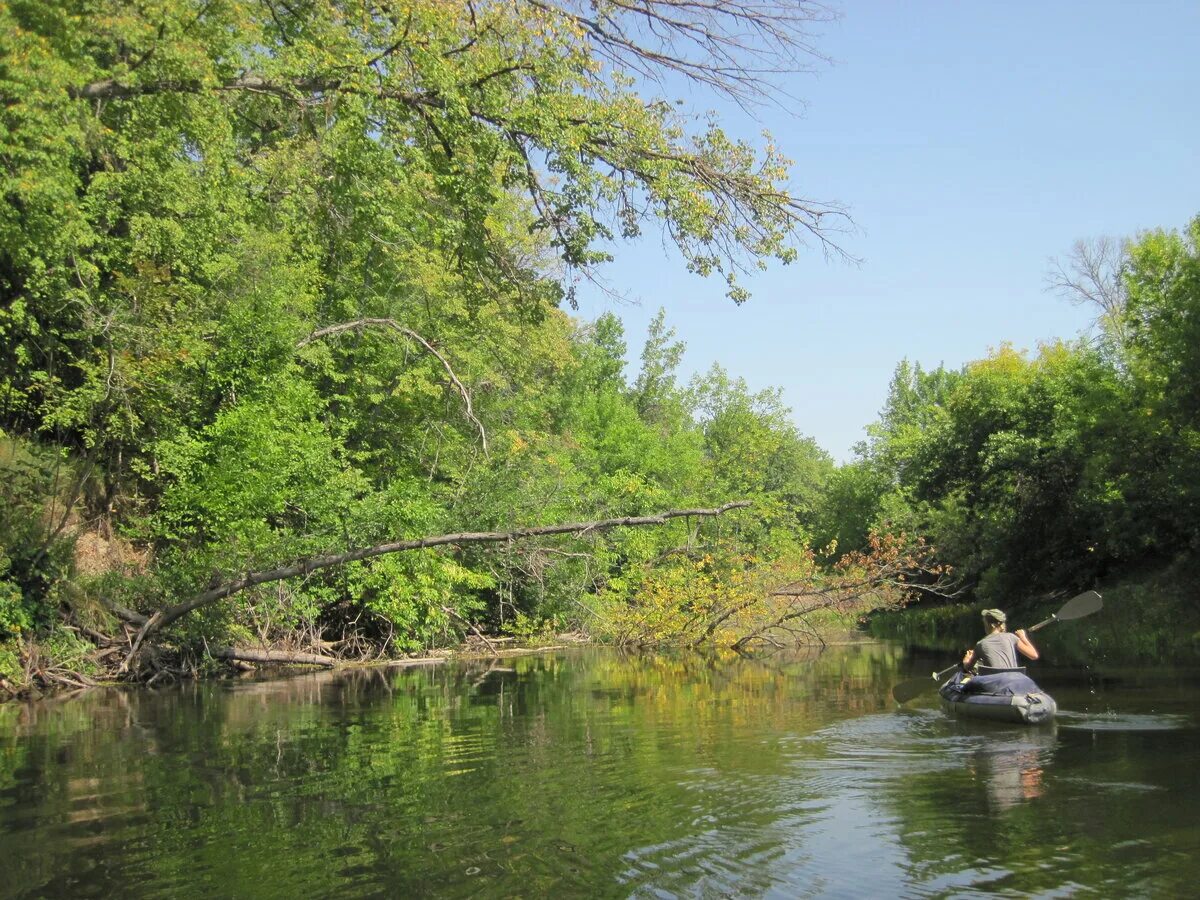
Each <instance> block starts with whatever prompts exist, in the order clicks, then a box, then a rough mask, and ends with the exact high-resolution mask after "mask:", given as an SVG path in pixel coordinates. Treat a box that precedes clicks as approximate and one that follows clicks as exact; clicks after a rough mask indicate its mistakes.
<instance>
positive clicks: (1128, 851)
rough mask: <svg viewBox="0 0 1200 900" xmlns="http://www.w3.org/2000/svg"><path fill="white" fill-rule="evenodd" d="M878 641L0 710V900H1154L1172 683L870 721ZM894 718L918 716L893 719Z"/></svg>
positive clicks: (1188, 764)
mask: <svg viewBox="0 0 1200 900" xmlns="http://www.w3.org/2000/svg"><path fill="white" fill-rule="evenodd" d="M912 668H913V663H912V662H911V661H909V660H907V659H906V656H905V654H904V652H903V651H902V650H901V649H899V648H897V647H891V646H886V645H880V644H868V645H860V646H850V647H838V648H830V649H829V650H828V651H826V652H825V653H823V654H819V655H817V654H810V655H807V656H798V657H795V658H791V659H787V660H777V659H776V660H770V661H757V662H756V661H749V660H737V659H734V660H725V661H719V660H713V659H707V658H702V657H684V658H675V659H671V658H636V657H624V656H620V655H617V654H613V653H608V652H601V651H582V652H574V653H570V654H566V655H543V656H532V657H522V658H514V659H507V660H505V661H504V662H503V663H493V664H490V665H489V664H486V663H479V664H472V665H462V666H458V667H448V668H437V669H424V670H403V671H397V670H391V671H389V670H383V669H379V670H367V671H358V672H347V673H325V674H317V675H306V676H299V677H294V678H289V679H281V680H274V681H262V682H238V683H219V684H213V683H209V684H202V685H187V686H184V687H182V688H176V689H167V690H161V691H152V690H134V691H120V690H109V691H94V692H89V693H87V694H85V695H83V696H81V697H78V698H74V699H60V700H58V701H56V702H52V703H42V704H31V705H25V706H20V705H9V706H4V707H0V868H2V869H3V874H4V878H3V879H0V897H22V896H73V897H74V896H78V897H86V896H95V897H102V896H111V895H113V894H116V893H121V894H122V895H124V896H129V897H162V896H172V897H212V896H254V897H285V896H291V895H296V894H298V893H301V892H303V893H305V894H309V895H316V896H330V895H336V896H349V897H354V896H370V897H376V896H379V897H393V896H412V895H437V896H451V897H456V896H462V897H466V896H472V897H474V896H505V897H507V896H546V895H554V896H629V895H633V896H723V895H736V896H747V895H750V896H760V895H766V896H780V897H793V896H850V897H855V896H881V895H887V896H960V895H963V894H970V893H982V894H1004V895H1010V894H1016V895H1038V896H1055V895H1074V894H1080V893H1091V894H1094V895H1098V896H1154V895H1158V896H1173V895H1182V894H1187V893H1189V891H1190V888H1191V886H1192V885H1193V884H1194V883H1195V881H1196V879H1197V878H1200V863H1197V861H1196V859H1195V855H1194V852H1193V851H1194V849H1195V847H1196V846H1197V845H1198V844H1200V812H1198V811H1197V804H1196V803H1195V776H1194V773H1195V771H1196V768H1197V763H1198V762H1200V760H1198V759H1197V755H1198V750H1197V741H1196V737H1197V722H1196V720H1195V718H1194V710H1195V709H1196V705H1195V701H1196V699H1197V696H1198V694H1197V689H1196V686H1195V683H1194V682H1190V681H1188V680H1186V679H1173V680H1162V679H1160V680H1159V682H1158V683H1157V684H1158V686H1157V687H1154V683H1153V682H1147V681H1146V680H1144V679H1141V680H1132V679H1125V680H1123V681H1121V682H1114V683H1113V684H1112V685H1111V686H1106V687H1102V688H1101V689H1097V688H1096V686H1095V685H1094V684H1090V683H1089V684H1084V685H1079V684H1075V685H1073V684H1072V683H1071V682H1070V681H1068V680H1067V678H1066V677H1065V676H1064V677H1063V678H1062V679H1061V681H1060V682H1058V683H1057V684H1056V682H1055V679H1054V677H1053V673H1052V672H1051V673H1047V674H1044V675H1043V674H1042V673H1039V682H1040V683H1042V684H1043V686H1044V687H1046V689H1047V690H1049V691H1051V692H1052V693H1053V694H1055V696H1056V698H1057V699H1058V700H1059V704H1060V706H1061V707H1063V708H1066V709H1071V710H1078V712H1072V713H1069V714H1067V715H1065V716H1064V717H1063V718H1062V720H1061V721H1060V723H1059V724H1058V725H1057V726H1056V727H1049V728H1022V727H1016V726H1009V725H999V724H994V723H976V722H971V721H969V720H961V719H951V718H948V717H946V716H945V715H943V714H942V712H941V711H940V710H939V709H938V708H937V705H936V703H937V700H936V696H934V697H932V698H930V699H929V700H927V701H924V700H923V701H921V702H919V703H917V704H914V705H915V706H916V708H913V709H909V708H905V709H896V708H895V707H894V706H893V704H892V703H891V700H890V696H889V691H890V689H891V687H892V685H893V684H894V683H895V682H896V681H898V680H901V679H903V678H904V677H907V676H908V675H909V674H911V670H912ZM922 703H924V705H922Z"/></svg>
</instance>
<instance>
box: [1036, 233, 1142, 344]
mask: <svg viewBox="0 0 1200 900" xmlns="http://www.w3.org/2000/svg"><path fill="white" fill-rule="evenodd" d="M1126 263H1127V258H1126V252H1125V245H1124V243H1123V242H1122V241H1119V240H1117V239H1116V238H1111V237H1099V238H1094V239H1092V240H1080V241H1076V242H1075V244H1074V246H1073V247H1071V251H1070V253H1068V254H1067V258H1066V259H1065V260H1062V259H1058V258H1055V259H1053V260H1051V268H1050V271H1048V272H1047V273H1046V287H1047V289H1048V290H1051V291H1053V292H1054V293H1056V294H1058V296H1060V297H1062V298H1063V299H1064V300H1067V301H1069V302H1071V303H1074V304H1075V305H1076V306H1093V307H1095V308H1096V309H1097V310H1098V312H1097V315H1096V320H1095V323H1096V324H1099V325H1100V326H1101V328H1103V329H1104V331H1106V332H1107V333H1109V334H1111V335H1112V336H1113V337H1115V338H1116V339H1117V342H1118V343H1119V344H1124V343H1125V339H1126V337H1127V335H1126V328H1125V321H1124V315H1125V305H1126V300H1127V297H1126V293H1125V282H1124V280H1123V279H1122V273H1123V272H1124V270H1125V265H1126Z"/></svg>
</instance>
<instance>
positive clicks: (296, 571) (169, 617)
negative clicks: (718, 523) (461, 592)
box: [121, 500, 751, 672]
mask: <svg viewBox="0 0 1200 900" xmlns="http://www.w3.org/2000/svg"><path fill="white" fill-rule="evenodd" d="M750 505H751V502H750V501H749V500H735V501H733V502H731V503H725V504H723V505H721V506H717V507H714V508H711V509H669V510H666V511H665V512H660V513H655V514H653V515H649V516H622V517H620V518H616V519H598V520H596V521H594V522H568V523H564V524H559V525H539V526H536V527H533V528H518V529H514V530H513V531H462V532H457V533H455V534H440V535H436V536H433V537H423V538H414V539H412V540H407V541H395V542H393V543H389V544H378V545H376V546H374V547H364V548H362V549H359V550H350V551H347V552H345V553H330V554H326V555H323V556H310V557H308V558H307V559H302V560H299V561H298V562H294V563H291V564H289V565H286V566H280V567H279V568H276V569H264V570H261V571H258V572H247V573H246V574H245V575H243V576H242V577H241V578H236V579H234V580H232V581H227V582H225V583H224V584H219V585H217V586H216V587H213V588H210V589H209V590H207V591H204V592H203V593H200V594H197V595H196V596H194V597H192V598H191V599H189V600H185V601H184V602H182V603H177V604H176V605H174V606H168V607H167V608H166V609H161V610H159V611H158V612H156V613H154V615H152V616H150V618H149V619H147V620H146V623H145V624H144V625H143V626H142V627H141V629H140V630H139V631H138V633H137V637H136V638H135V639H134V642H133V647H132V648H131V649H130V651H129V655H128V656H126V658H125V661H124V662H123V663H122V664H121V671H122V672H126V671H128V670H129V666H130V664H131V663H132V662H133V660H134V659H135V658H136V657H137V654H138V651H139V650H140V649H141V645H142V643H143V642H144V641H145V640H146V638H148V637H149V636H150V635H152V634H154V633H155V632H157V631H160V630H162V629H163V628H165V627H166V626H168V625H170V624H171V623H172V622H174V621H176V620H178V619H180V618H182V617H183V616H185V615H187V614H188V613H190V612H191V611H192V610H195V609H200V608H201V607H204V606H211V605H212V604H213V603H216V602H218V601H220V600H224V599H225V598H226V597H232V596H233V595H234V594H237V593H240V592H241V591H244V590H246V589H247V588H251V587H254V586H256V585H260V584H267V583H269V582H272V581H283V580H284V579H286V578H294V577H296V576H297V575H307V574H309V573H310V572H315V571H317V570H319V569H327V568H329V567H331V566H340V565H345V564H346V563H349V562H356V561H358V560H363V559H371V558H373V557H376V556H385V555H387V554H389V553H402V552H404V551H406V550H422V549H424V548H426V547H443V546H446V545H454V544H489V543H490V544H496V543H502V542H508V541H516V540H521V539H523V538H531V537H546V536H550V535H556V534H587V533H589V532H592V531H607V530H608V529H611V528H636V527H639V526H643V525H665V524H666V523H667V522H668V521H669V520H671V519H680V518H687V517H696V518H700V517H703V516H719V515H722V514H724V513H727V512H729V511H730V510H734V509H744V508H746V507H748V506H750Z"/></svg>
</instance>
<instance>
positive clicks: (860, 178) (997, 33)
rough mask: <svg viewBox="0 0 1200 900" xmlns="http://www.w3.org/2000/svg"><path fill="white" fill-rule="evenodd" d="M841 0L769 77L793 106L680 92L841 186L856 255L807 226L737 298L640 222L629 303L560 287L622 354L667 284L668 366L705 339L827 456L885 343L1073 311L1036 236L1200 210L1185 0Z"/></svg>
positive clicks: (857, 424)
mask: <svg viewBox="0 0 1200 900" xmlns="http://www.w3.org/2000/svg"><path fill="white" fill-rule="evenodd" d="M840 12H841V14H842V17H841V18H840V20H838V21H837V22H834V23H831V24H828V25H823V26H820V27H819V37H818V38H817V40H816V45H817V47H818V49H819V50H820V51H821V52H823V53H825V54H827V55H828V56H829V57H831V58H832V64H831V65H818V67H817V71H816V72H815V73H813V74H804V75H797V76H794V77H791V78H789V79H788V80H787V81H786V82H785V87H786V89H787V91H788V93H790V94H792V95H794V96H796V97H799V98H801V99H803V100H804V101H805V106H804V108H803V109H800V110H783V109H779V108H774V107H771V106H768V107H765V108H762V109H759V110H756V111H755V115H756V119H755V118H751V117H749V116H747V115H746V114H745V113H743V112H742V111H741V110H739V109H737V108H736V107H732V106H730V105H728V104H722V103H720V102H718V101H717V99H716V98H713V97H711V96H706V95H703V94H700V93H695V94H691V95H686V94H685V95H684V99H686V100H687V102H688V103H690V104H692V105H693V107H694V108H695V109H696V110H697V111H700V112H703V111H704V110H707V109H714V110H716V111H718V112H719V113H720V115H721V117H722V120H723V123H724V125H725V127H726V130H727V131H729V132H731V133H733V134H736V135H739V136H745V137H754V136H755V135H757V134H758V133H759V132H760V131H761V130H762V129H763V128H766V129H767V130H769V131H770V132H771V133H772V135H773V136H774V137H775V138H776V140H777V142H778V143H779V144H780V146H781V148H782V149H783V151H784V152H785V153H786V155H788V156H789V157H790V158H792V159H793V160H794V161H795V167H794V169H793V177H792V183H793V188H794V189H795V191H796V193H797V194H799V195H800V196H806V197H811V198H815V199H820V200H832V201H836V202H839V203H841V204H843V205H845V206H846V207H847V208H848V209H849V211H850V213H851V215H852V216H853V219H854V223H855V226H856V230H855V231H854V232H853V233H851V234H847V235H844V236H843V238H842V240H841V243H842V244H843V246H844V247H845V249H846V250H847V251H848V252H849V253H851V254H853V255H854V256H855V257H858V258H860V259H861V263H860V264H859V265H853V264H848V263H844V262H839V261H827V260H826V259H825V258H824V257H823V256H822V254H821V252H820V250H819V249H817V248H815V247H813V248H810V249H809V251H808V252H802V254H801V258H800V260H799V261H798V262H796V263H794V264H792V265H790V266H782V265H773V266H772V267H771V268H770V270H769V271H768V272H766V273H763V274H761V275H757V276H755V277H754V278H753V279H750V280H749V281H747V282H746V283H747V286H748V287H750V289H751V291H752V292H753V297H752V298H751V300H750V301H749V302H748V303H747V304H745V305H744V306H741V307H735V306H734V305H733V303H732V302H731V301H729V300H728V299H726V298H725V296H724V289H723V283H722V282H721V281H720V280H719V279H701V278H699V277H696V276H692V275H689V274H688V272H687V271H686V270H685V268H684V267H683V265H682V263H681V262H680V261H679V260H678V258H677V257H673V256H671V255H670V254H668V253H666V252H665V251H664V249H663V245H662V240H661V238H660V236H659V235H657V234H647V235H646V236H645V237H644V238H642V239H641V240H640V241H639V242H637V243H634V244H625V245H621V246H619V247H617V248H616V256H617V259H616V262H614V263H613V264H611V265H610V266H608V267H607V268H606V269H605V271H604V274H605V276H606V278H607V280H608V282H609V285H610V286H611V288H613V289H614V290H616V291H618V292H620V293H622V294H625V295H627V296H628V297H629V298H630V300H631V301H632V302H628V303H623V302H619V301H614V300H613V299H611V298H610V297H607V296H605V295H604V294H602V293H601V292H599V291H596V290H594V289H591V288H589V287H587V286H586V285H581V286H580V295H579V296H580V314H581V315H583V316H584V317H587V318H593V317H595V316H596V315H599V314H600V313H602V312H605V311H612V312H615V313H617V314H618V315H619V316H620V317H621V318H622V320H623V321H624V322H625V325H626V334H627V338H628V340H629V344H630V358H631V360H632V361H634V362H636V357H637V354H638V352H639V351H640V348H641V343H642V340H643V337H644V334H645V329H646V325H647V323H648V322H649V321H650V319H651V318H652V317H653V315H654V313H655V312H656V311H657V309H658V308H659V307H660V306H663V307H665V308H666V310H667V318H668V322H669V323H670V324H671V325H672V326H673V327H674V328H675V330H676V332H677V335H678V337H679V338H680V339H681V340H683V341H684V342H685V343H686V344H687V346H688V352H687V356H686V358H685V361H684V372H683V374H684V375H685V376H687V375H690V374H691V373H693V372H697V371H704V370H706V369H707V368H708V367H709V366H710V365H711V364H712V363H713V362H720V363H721V364H722V365H723V366H724V367H725V368H726V369H728V370H729V371H730V372H731V373H732V374H734V375H740V376H743V377H744V378H745V379H746V380H747V382H749V384H750V385H751V386H752V387H754V388H762V387H767V386H778V387H782V388H783V390H784V397H785V399H786V400H787V402H788V404H789V405H790V406H791V407H792V409H793V414H794V418H795V420H796V424H797V425H798V426H799V428H800V430H801V431H803V432H804V433H805V434H808V435H811V436H812V437H814V438H815V439H816V440H817V442H818V443H819V444H820V445H821V446H822V447H824V448H825V449H826V450H827V451H829V452H830V453H831V454H832V455H833V456H834V458H835V459H839V460H846V459H849V458H850V457H851V455H852V454H851V448H852V447H853V445H854V443H855V442H857V441H859V440H861V439H862V438H863V436H864V432H863V429H864V427H865V426H866V425H867V424H869V423H870V422H872V421H874V420H875V418H876V417H877V415H878V412H879V410H880V408H881V406H882V404H883V401H884V398H885V396H886V393H887V386H888V382H889V380H890V378H891V375H892V372H893V371H894V369H895V366H896V364H897V363H898V362H899V361H900V360H901V359H903V358H908V359H911V360H914V361H918V362H920V363H921V364H923V365H925V366H929V367H932V366H936V365H937V364H939V363H945V364H946V365H949V366H959V365H961V364H963V363H964V362H967V361H970V360H973V359H979V358H981V357H983V356H985V355H986V354H987V353H988V350H989V349H990V348H993V347H997V346H999V345H1000V344H1001V343H1003V342H1010V343H1012V344H1014V345H1015V346H1017V347H1021V348H1028V349H1031V350H1032V349H1035V348H1036V346H1037V344H1038V342H1040V341H1044V340H1049V339H1053V338H1057V337H1063V338H1071V337H1074V336H1076V335H1077V334H1079V333H1080V332H1081V331H1083V330H1084V329H1085V328H1086V327H1087V326H1088V324H1089V323H1090V320H1091V316H1090V314H1089V313H1088V312H1087V311H1086V310H1082V309H1079V308H1076V307H1073V306H1071V305H1070V304H1068V303H1066V302H1065V301H1062V300H1060V299H1057V298H1056V297H1055V296H1053V295H1052V294H1049V293H1047V292H1046V291H1045V288H1044V277H1045V273H1046V270H1047V268H1048V265H1049V260H1050V258H1051V257H1054V256H1060V255H1064V254H1065V253H1066V252H1067V251H1068V250H1069V249H1070V246H1071V244H1072V243H1073V242H1074V241H1076V240H1077V239H1079V238H1087V237H1096V236H1100V235H1105V234H1108V235H1114V236H1126V235H1132V234H1134V233H1136V232H1138V231H1140V230H1143V229H1147V228H1157V227H1169V228H1177V227H1180V226H1182V225H1184V224H1185V223H1186V222H1187V221H1188V220H1189V219H1190V218H1192V217H1193V216H1195V215H1197V214H1200V179H1198V177H1197V176H1198V175H1200V114H1198V111H1200V51H1198V50H1197V48H1198V47H1200V0H1184V2H1154V0H1148V2H1135V3H1128V2H1125V3H1115V2H1112V3H1110V2H1086V3H1085V2H1070V3H1067V2H1061V3H1034V2H1017V3H1007V4H997V3H983V2H959V3H952V2H913V3H899V2H859V3H854V4H850V3H843V4H841V6H840Z"/></svg>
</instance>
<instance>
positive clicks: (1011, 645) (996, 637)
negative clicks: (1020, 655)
mask: <svg viewBox="0 0 1200 900" xmlns="http://www.w3.org/2000/svg"><path fill="white" fill-rule="evenodd" d="M1017 641H1018V638H1017V636H1016V635H1015V634H1009V633H1008V632H1007V631H999V632H997V633H996V634H989V635H988V636H987V637H985V638H984V639H983V640H982V641H980V642H979V643H978V644H976V645H975V655H976V656H978V657H979V661H980V662H981V663H983V665H985V666H991V667H992V668H993V669H1015V668H1017V667H1018V665H1019V663H1018V662H1017Z"/></svg>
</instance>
